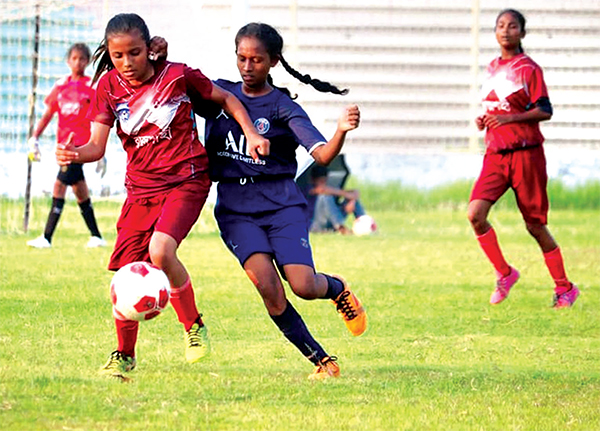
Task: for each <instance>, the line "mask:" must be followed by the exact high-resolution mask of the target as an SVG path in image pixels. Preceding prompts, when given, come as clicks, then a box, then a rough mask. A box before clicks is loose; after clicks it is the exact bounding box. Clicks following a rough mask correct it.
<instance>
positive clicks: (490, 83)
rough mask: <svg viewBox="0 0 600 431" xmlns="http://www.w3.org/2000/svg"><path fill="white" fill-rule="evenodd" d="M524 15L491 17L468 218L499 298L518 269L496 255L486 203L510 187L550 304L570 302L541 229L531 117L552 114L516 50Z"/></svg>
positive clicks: (541, 177)
mask: <svg viewBox="0 0 600 431" xmlns="http://www.w3.org/2000/svg"><path fill="white" fill-rule="evenodd" d="M524 37H525V17H524V16H523V15H522V14H521V13H520V12H518V11H516V10H514V9H506V10H503V11H502V12H500V14H499V15H498V17H497V18H496V40H497V41H498V44H499V45H500V52H501V55H500V57H498V58H496V59H495V60H493V61H492V62H491V63H490V64H489V66H488V68H487V71H486V78H485V82H484V83H483V86H482V97H483V106H484V108H485V114H483V115H481V116H479V117H477V119H476V120H475V122H476V124H477V127H478V128H479V130H484V129H485V130H486V134H485V143H486V147H487V150H486V154H485V157H484V160H483V168H482V170H481V173H480V175H479V178H478V179H477V180H476V182H475V185H474V187H473V191H472V193H471V198H470V202H469V208H468V218H469V221H470V222H471V225H472V226H473V230H474V231H475V234H476V235H477V240H478V241H479V244H480V246H481V248H482V249H483V251H484V253H485V254H486V256H487V257H488V259H489V260H490V261H491V263H492V265H493V266H494V268H495V270H496V275H497V283H496V289H495V290H494V292H493V293H492V296H491V298H490V303H491V304H498V303H500V302H502V301H503V300H504V299H505V298H506V297H507V296H508V293H509V292H510V289H511V288H512V287H513V285H514V284H515V283H516V282H517V280H518V279H519V272H518V271H517V270H516V269H515V268H513V267H511V266H510V265H509V264H508V263H507V262H506V260H505V259H504V257H503V255H502V251H501V250H500V246H499V244H498V239H497V237H496V233H495V231H494V228H493V227H492V225H491V224H490V223H489V221H488V214H489V212H490V209H491V207H492V205H493V204H494V203H495V202H496V201H497V200H498V199H499V198H500V197H501V196H502V195H503V194H504V193H505V192H506V191H507V190H508V189H509V188H511V189H513V191H514V193H515V196H516V199H517V205H518V206H519V210H520V211H521V214H522V215H523V219H524V220H525V225H526V227H527V231H528V232H529V233H530V234H531V235H532V236H533V237H534V238H535V240H536V241H537V243H538V244H539V246H540V248H541V250H542V253H543V255H544V260H545V262H546V266H547V267H548V270H549V271H550V275H551V276H552V278H553V279H554V283H555V287H554V307H555V308H564V307H570V306H571V305H573V303H574V302H575V300H576V299H577V297H578V296H579V289H578V288H577V286H575V285H574V284H573V283H571V282H570V281H569V279H568V278H567V274H566V272H565V268H564V263H563V258H562V254H561V251H560V248H559V246H558V244H557V243H556V241H555V240H554V238H553V237H552V235H551V234H550V231H549V230H548V227H547V221H548V195H547V191H546V185H547V182H548V176H547V173H546V159H545V155H544V149H543V147H542V144H543V142H544V137H543V135H542V133H541V132H540V128H539V122H540V121H545V120H549V119H550V118H551V117H552V105H551V104H550V99H549V98H548V91H547V89H546V84H545V82H544V78H543V73H542V69H541V68H540V66H538V65H537V64H536V63H535V62H534V61H533V60H531V58H529V57H528V56H527V55H526V54H525V53H524V51H523V48H522V46H521V40H522V39H523V38H524Z"/></svg>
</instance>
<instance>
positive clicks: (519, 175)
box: [469, 145, 548, 225]
mask: <svg viewBox="0 0 600 431" xmlns="http://www.w3.org/2000/svg"><path fill="white" fill-rule="evenodd" d="M547 184H548V174H547V172H546V157H545V155H544V148H543V147H542V146H541V145H538V146H536V147H529V148H524V149H518V150H515V151H510V152H506V153H501V154H500V153H490V154H486V155H485V157H484V158H483V168H481V173H480V174H479V178H478V179H477V181H475V185H474V186H473V191H472V192H471V198H470V200H469V201H473V200H476V199H481V200H486V201H490V202H492V203H495V202H496V201H497V200H498V199H500V197H501V196H502V195H503V194H504V193H505V192H506V191H507V190H508V189H509V188H512V189H513V191H514V192H515V196H516V198H517V205H518V206H519V210H520V211H521V214H523V219H524V220H525V222H527V223H540V224H543V225H545V224H547V223H548V193H547V191H546V186H547Z"/></svg>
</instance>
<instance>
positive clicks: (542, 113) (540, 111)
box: [483, 105, 552, 129]
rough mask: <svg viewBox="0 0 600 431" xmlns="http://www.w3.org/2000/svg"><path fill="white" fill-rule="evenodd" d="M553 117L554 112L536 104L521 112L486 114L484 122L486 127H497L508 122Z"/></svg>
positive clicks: (522, 121) (531, 120)
mask: <svg viewBox="0 0 600 431" xmlns="http://www.w3.org/2000/svg"><path fill="white" fill-rule="evenodd" d="M550 118H552V112H548V110H547V109H544V108H543V107H542V106H537V105H536V106H535V107H534V108H533V109H530V110H528V111H525V112H519V113H516V114H497V115H492V114H485V115H484V116H483V124H484V125H485V127H488V128H490V129H495V128H496V127H499V126H502V125H504V124H508V123H525V122H531V123H539V122H540V121H546V120H549V119H550Z"/></svg>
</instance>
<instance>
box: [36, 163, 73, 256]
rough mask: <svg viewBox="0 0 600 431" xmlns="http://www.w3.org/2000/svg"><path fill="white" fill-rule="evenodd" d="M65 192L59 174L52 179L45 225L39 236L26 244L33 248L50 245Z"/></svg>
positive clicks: (65, 187) (61, 210) (64, 185)
mask: <svg viewBox="0 0 600 431" xmlns="http://www.w3.org/2000/svg"><path fill="white" fill-rule="evenodd" d="M66 194H67V185H66V184H65V183H63V182H62V181H61V180H60V171H59V176H58V177H57V178H56V180H55V181H54V187H53V189H52V205H51V207H50V212H49V213H48V218H47V219H46V225H45V227H44V233H43V234H42V235H40V236H39V237H37V238H35V239H32V240H30V241H27V245H28V246H30V247H34V248H50V247H51V246H52V236H53V235H54V231H55V230H56V226H57V225H58V221H59V220H60V216H61V215H62V212H63V208H64V206H65V196H66Z"/></svg>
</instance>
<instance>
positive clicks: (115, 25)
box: [92, 13, 150, 82]
mask: <svg viewBox="0 0 600 431" xmlns="http://www.w3.org/2000/svg"><path fill="white" fill-rule="evenodd" d="M134 30H138V31H139V32H140V34H141V36H142V39H144V41H145V42H146V45H147V46H150V30H148V26H147V25H146V23H145V22H144V20H143V19H142V17H140V16H139V15H137V14H135V13H120V14H118V15H115V16H113V17H112V18H111V19H110V21H108V24H106V29H105V30H104V39H103V40H102V42H101V43H100V46H98V49H96V52H94V56H93V57H92V61H93V62H94V63H96V62H97V63H98V65H97V66H96V72H95V73H94V79H93V80H92V82H96V81H97V80H98V79H100V77H101V76H102V74H103V73H104V72H108V71H109V70H112V69H114V68H115V66H114V65H113V63H112V60H111V59H110V54H109V52H108V38H109V37H110V36H111V35H114V34H119V33H130V32H132V31H134Z"/></svg>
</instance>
